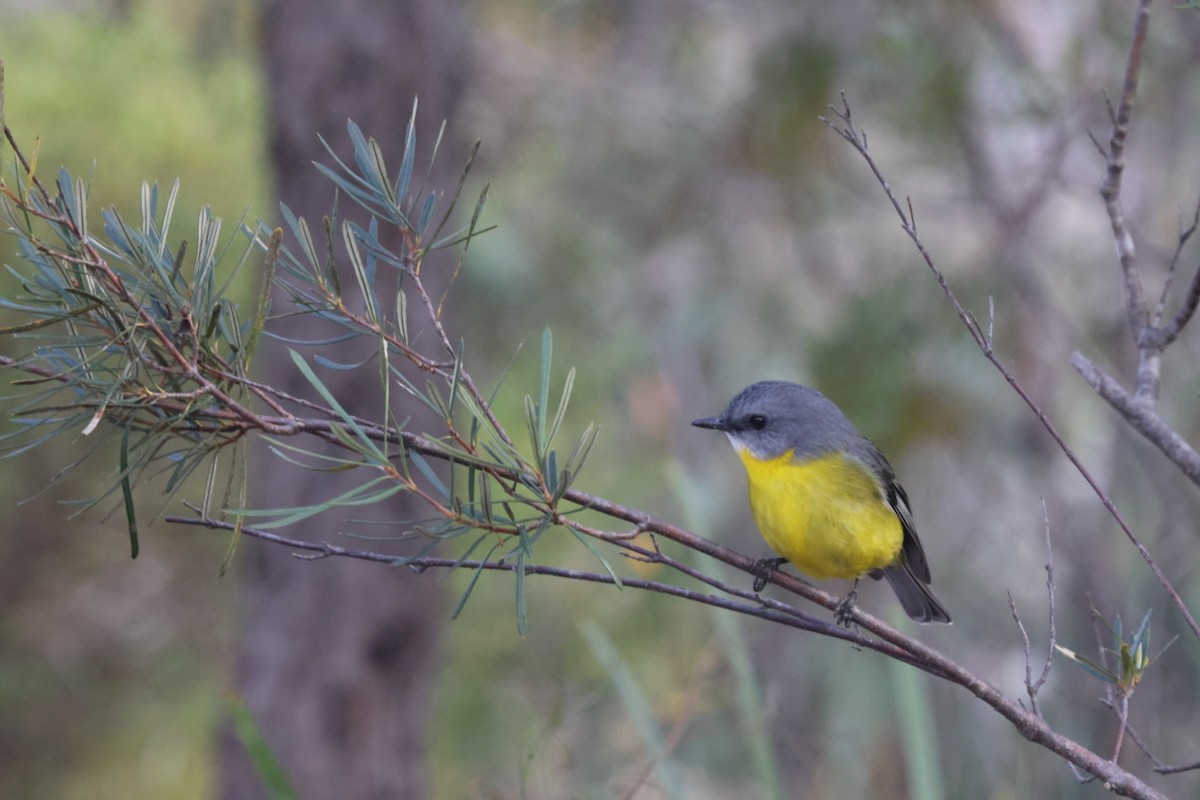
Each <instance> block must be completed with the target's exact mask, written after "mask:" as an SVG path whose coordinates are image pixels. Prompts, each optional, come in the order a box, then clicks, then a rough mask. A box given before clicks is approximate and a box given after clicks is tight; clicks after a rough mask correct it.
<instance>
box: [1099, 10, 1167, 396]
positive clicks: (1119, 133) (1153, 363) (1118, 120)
mask: <svg viewBox="0 0 1200 800" xmlns="http://www.w3.org/2000/svg"><path fill="white" fill-rule="evenodd" d="M1149 24H1150V0H1139V3H1138V10H1137V16H1136V18H1135V20H1134V23H1133V42H1132V43H1131V44H1130V46H1129V58H1128V60H1127V61H1126V64H1125V78H1124V81H1123V82H1122V85H1121V97H1120V100H1119V101H1118V103H1117V107H1116V109H1113V108H1112V107H1111V104H1110V108H1109V115H1110V117H1111V120H1112V133H1111V135H1110V137H1109V141H1108V148H1107V149H1106V150H1105V151H1104V157H1105V160H1106V162H1107V174H1106V176H1105V179H1104V183H1103V184H1102V185H1101V187H1100V196H1101V197H1102V198H1103V199H1104V207H1105V209H1106V210H1107V211H1108V218H1109V222H1110V224H1111V226H1112V234H1113V241H1114V243H1115V244H1116V246H1117V257H1118V259H1119V260H1120V262H1121V271H1122V273H1123V274H1124V276H1125V306H1126V311H1127V313H1128V316H1129V329H1130V332H1131V333H1132V334H1133V339H1134V341H1135V342H1136V343H1137V345H1138V350H1139V364H1138V381H1137V391H1136V394H1137V395H1138V396H1144V397H1147V398H1149V399H1151V400H1153V399H1155V398H1157V397H1158V385H1159V378H1160V374H1159V367H1160V362H1159V357H1160V356H1161V350H1160V349H1158V348H1156V347H1152V346H1149V344H1150V343H1149V341H1148V339H1149V336H1148V332H1149V330H1150V313H1149V310H1148V309H1147V307H1146V298H1145V293H1144V291H1143V289H1142V272H1141V265H1140V264H1139V263H1138V259H1137V251H1136V247H1135V245H1134V241H1133V236H1132V234H1130V232H1129V228H1128V226H1127V225H1126V222H1125V211H1124V208H1123V206H1122V204H1121V180H1122V177H1123V176H1124V172H1125V143H1126V141H1127V139H1128V137H1129V124H1130V121H1131V120H1132V118H1133V101H1134V98H1135V97H1136V96H1137V86H1138V75H1139V73H1140V72H1141V67H1142V54H1143V50H1144V47H1145V43H1146V31H1147V28H1148V27H1149Z"/></svg>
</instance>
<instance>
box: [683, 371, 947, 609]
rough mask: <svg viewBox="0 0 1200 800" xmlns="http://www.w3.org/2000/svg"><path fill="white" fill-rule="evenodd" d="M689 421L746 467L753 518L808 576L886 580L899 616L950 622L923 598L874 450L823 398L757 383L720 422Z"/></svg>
mask: <svg viewBox="0 0 1200 800" xmlns="http://www.w3.org/2000/svg"><path fill="white" fill-rule="evenodd" d="M692 424H693V425H695V426H697V427H700V428H709V429H711V430H716V431H721V432H723V433H724V434H725V435H726V436H728V437H729V441H730V442H732V443H733V447H734V449H735V450H736V451H737V454H738V456H740V457H741V459H742V463H743V464H745V466H746V474H747V476H748V477H749V482H750V509H751V511H752V512H753V514H754V520H755V522H756V523H758V529H759V531H760V532H761V533H762V535H763V538H764V539H766V541H767V544H768V545H770V547H771V549H772V550H774V551H775V552H776V553H778V554H779V555H781V556H782V557H783V558H784V559H786V560H787V561H789V562H791V563H792V564H793V565H794V566H795V567H796V568H797V569H799V570H800V571H801V572H804V573H806V574H808V575H811V576H812V577H814V578H853V579H855V581H856V582H857V579H858V578H860V577H861V576H862V575H863V574H864V573H865V574H867V575H870V576H871V577H872V578H874V579H876V580H878V579H879V578H887V580H888V583H889V584H891V586H892V589H893V590H894V591H895V592H896V596H897V597H898V598H900V604H901V605H902V606H904V611H905V613H907V614H908V616H910V617H912V618H913V619H915V620H918V621H920V622H949V621H950V614H949V613H947V612H946V609H945V608H943V607H942V604H941V603H939V602H938V600H937V598H936V597H934V596H933V594H932V592H930V591H929V583H930V577H929V563H928V562H927V561H926V560H925V551H924V550H922V548H921V540H920V539H918V538H917V531H916V529H915V528H914V527H913V519H912V511H911V509H910V508H909V504H908V495H907V494H905V492H904V488H903V487H902V486H901V485H900V484H899V483H898V482H897V481H896V475H895V473H894V472H893V471H892V466H891V464H889V463H888V462H887V459H886V458H884V457H883V454H882V453H880V452H879V449H878V448H877V447H875V445H873V444H871V442H870V441H868V440H867V439H866V438H864V437H863V436H862V435H861V434H859V432H858V431H857V430H855V429H854V426H853V425H852V424H851V423H850V420H848V419H846V415H845V414H843V413H842V412H841V409H839V408H838V407H837V406H836V405H834V404H833V402H832V401H831V400H829V398H827V397H825V395H823V394H821V393H820V392H818V391H817V390H816V389H810V388H809V387H807V386H801V385H799V384H796V383H788V382H786V381H763V382H761V383H756V384H753V385H752V386H749V387H747V388H746V389H744V390H742V392H741V393H740V394H738V396H737V397H735V398H733V400H732V401H730V403H729V406H728V407H727V408H726V409H725V410H724V411H723V412H721V415H720V416H717V417H705V418H703V419H698V420H694V421H693V422H692ZM853 595H854V593H853V591H852V592H851V594H850V597H849V598H848V600H849V601H850V602H853V600H852V598H853Z"/></svg>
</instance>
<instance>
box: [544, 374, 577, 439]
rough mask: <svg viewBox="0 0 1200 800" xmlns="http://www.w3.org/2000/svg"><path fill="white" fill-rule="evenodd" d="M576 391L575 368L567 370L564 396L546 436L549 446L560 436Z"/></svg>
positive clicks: (560, 400)
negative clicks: (560, 430)
mask: <svg viewBox="0 0 1200 800" xmlns="http://www.w3.org/2000/svg"><path fill="white" fill-rule="evenodd" d="M574 389H575V368H574V367H571V368H570V369H569V370H567V379H566V380H565V381H563V390H562V395H561V396H560V397H559V399H558V408H556V409H555V410H554V421H553V422H551V423H550V432H549V433H548V434H547V435H546V445H547V446H549V445H550V444H551V443H552V442H553V441H554V438H555V437H556V436H557V435H558V429H559V428H560V427H562V423H563V419H564V418H566V416H567V406H568V405H569V404H570V402H571V392H572V391H573V390H574Z"/></svg>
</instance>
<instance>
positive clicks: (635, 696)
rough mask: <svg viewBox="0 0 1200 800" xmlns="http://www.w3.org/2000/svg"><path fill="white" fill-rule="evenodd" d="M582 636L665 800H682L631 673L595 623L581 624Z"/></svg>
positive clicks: (648, 708)
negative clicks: (649, 760)
mask: <svg viewBox="0 0 1200 800" xmlns="http://www.w3.org/2000/svg"><path fill="white" fill-rule="evenodd" d="M583 636H584V638H585V639H587V643H588V646H589V647H591V649H592V654H593V655H595V656H596V660H597V661H599V662H600V666H602V667H603V668H604V671H605V672H606V673H608V677H609V680H611V681H612V683H613V686H614V687H616V690H617V695H618V696H619V697H620V698H621V704H622V705H623V706H625V711H626V712H627V713H628V714H629V717H630V719H631V720H633V726H634V728H635V729H636V730H637V732H638V736H639V737H640V738H641V740H642V744H644V745H645V746H646V751H647V752H648V753H649V754H650V757H651V758H652V759H653V760H654V771H655V773H656V774H657V775H658V778H659V781H660V783H661V786H662V790H663V791H664V792H665V794H666V796H667V797H671V798H683V797H684V793H683V788H682V784H681V782H680V780H679V776H678V775H676V772H675V768H674V766H673V765H672V763H671V761H670V755H669V754H668V752H667V747H666V742H665V740H664V739H663V735H662V731H661V730H659V727H658V720H656V719H655V718H654V712H653V709H652V708H651V706H650V702H649V700H647V699H646V695H645V694H644V693H643V692H642V688H641V687H640V686H638V683H637V680H636V679H635V678H634V677H633V673H632V672H631V671H630V669H629V667H628V665H626V663H625V662H624V660H622V658H621V656H620V654H619V653H618V652H617V648H616V647H614V646H613V643H612V641H611V640H609V638H608V637H607V636H606V635H605V634H604V632H603V631H601V630H600V628H599V627H597V626H596V625H595V624H593V623H587V624H585V625H584V626H583Z"/></svg>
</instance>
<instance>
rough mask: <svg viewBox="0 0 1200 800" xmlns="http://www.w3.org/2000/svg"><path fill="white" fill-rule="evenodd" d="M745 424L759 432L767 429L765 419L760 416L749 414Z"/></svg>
mask: <svg viewBox="0 0 1200 800" xmlns="http://www.w3.org/2000/svg"><path fill="white" fill-rule="evenodd" d="M746 424H747V425H749V426H750V427H751V428H753V429H754V430H756V431H761V430H762V429H763V428H765V427H767V418H766V417H764V416H763V415H762V414H751V415H750V416H749V417H747V418H746Z"/></svg>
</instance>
